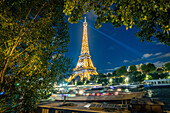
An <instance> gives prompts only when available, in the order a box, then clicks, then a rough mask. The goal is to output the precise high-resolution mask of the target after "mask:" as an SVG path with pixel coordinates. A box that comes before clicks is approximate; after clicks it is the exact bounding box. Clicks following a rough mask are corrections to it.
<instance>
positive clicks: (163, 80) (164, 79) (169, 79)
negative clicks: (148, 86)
mask: <svg viewBox="0 0 170 113" xmlns="http://www.w3.org/2000/svg"><path fill="white" fill-rule="evenodd" d="M155 81H170V79H155V80H144V82H155Z"/></svg>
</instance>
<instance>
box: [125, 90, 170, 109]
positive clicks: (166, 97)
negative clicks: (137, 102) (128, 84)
mask: <svg viewBox="0 0 170 113" xmlns="http://www.w3.org/2000/svg"><path fill="white" fill-rule="evenodd" d="M125 91H127V92H128V91H130V92H134V91H147V93H146V97H151V98H159V99H160V101H161V102H163V103H164V104H165V105H164V106H163V109H164V110H170V88H152V89H151V88H150V89H149V88H138V89H125Z"/></svg>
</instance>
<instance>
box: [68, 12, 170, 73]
mask: <svg viewBox="0 0 170 113" xmlns="http://www.w3.org/2000/svg"><path fill="white" fill-rule="evenodd" d="M85 16H86V20H87V25H88V27H87V33H88V42H89V50H90V55H91V58H92V62H93V64H94V66H95V67H96V68H97V72H98V73H107V72H113V71H114V70H116V69H118V68H119V67H121V66H126V67H128V66H129V65H137V64H141V63H148V62H149V63H154V64H155V65H156V66H157V67H161V66H162V65H164V63H166V62H170V46H167V45H163V44H162V43H160V42H159V41H157V40H156V39H154V41H153V42H151V43H150V42H147V41H144V42H140V39H139V38H136V37H135V33H136V32H137V30H138V29H136V28H132V29H128V30H126V27H125V26H122V27H120V28H114V27H113V26H112V24H102V27H101V28H99V29H95V26H94V24H95V19H96V18H97V16H96V15H94V13H93V11H92V12H90V13H88V14H86V15H85ZM83 21H84V20H80V21H79V23H77V24H70V25H69V27H70V30H69V33H70V43H69V47H68V49H69V51H68V52H67V53H66V56H68V57H72V58H73V63H74V67H76V64H77V62H78V58H79V56H80V52H81V43H82V36H83V23H82V22H83Z"/></svg>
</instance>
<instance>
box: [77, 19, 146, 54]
mask: <svg viewBox="0 0 170 113" xmlns="http://www.w3.org/2000/svg"><path fill="white" fill-rule="evenodd" d="M79 21H80V22H82V23H83V21H81V20H79ZM87 26H88V27H90V28H92V29H93V30H95V31H97V32H98V33H100V34H102V35H104V36H105V37H107V38H109V39H111V40H112V41H114V42H115V43H117V44H119V45H120V46H122V47H124V48H126V49H128V50H129V51H131V52H132V53H134V54H136V55H138V56H140V57H141V56H142V55H143V54H142V53H141V52H139V51H137V50H136V49H134V48H132V47H130V46H128V45H126V44H124V43H122V42H120V41H119V40H116V39H114V38H113V37H111V36H109V35H107V34H106V33H104V32H101V31H99V30H97V29H96V28H94V27H92V26H90V25H87Z"/></svg>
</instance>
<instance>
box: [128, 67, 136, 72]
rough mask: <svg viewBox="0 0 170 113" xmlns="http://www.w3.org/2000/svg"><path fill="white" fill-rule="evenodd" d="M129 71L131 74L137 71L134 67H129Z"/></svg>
mask: <svg viewBox="0 0 170 113" xmlns="http://www.w3.org/2000/svg"><path fill="white" fill-rule="evenodd" d="M129 71H130V72H132V73H133V72H136V71H137V68H136V65H131V66H130V69H129Z"/></svg>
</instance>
